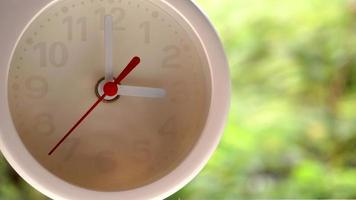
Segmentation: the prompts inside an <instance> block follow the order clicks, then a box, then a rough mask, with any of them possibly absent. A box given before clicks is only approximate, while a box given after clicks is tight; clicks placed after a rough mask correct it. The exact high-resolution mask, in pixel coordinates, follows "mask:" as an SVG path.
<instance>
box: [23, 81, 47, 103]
mask: <svg viewBox="0 0 356 200" xmlns="http://www.w3.org/2000/svg"><path fill="white" fill-rule="evenodd" d="M25 88H26V90H27V91H28V92H27V96H29V97H31V98H34V99H40V98H42V97H44V96H46V94H47V92H48V83H47V81H46V79H44V78H43V77H40V76H32V77H30V78H28V79H27V80H26V81H25Z"/></svg>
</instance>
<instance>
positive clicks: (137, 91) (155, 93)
mask: <svg viewBox="0 0 356 200" xmlns="http://www.w3.org/2000/svg"><path fill="white" fill-rule="evenodd" d="M118 95H120V96H133V97H146V98H162V97H164V96H166V91H165V90H164V89H160V88H150V87H137V86H128V85H120V86H119V91H118Z"/></svg>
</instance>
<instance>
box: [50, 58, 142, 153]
mask: <svg viewBox="0 0 356 200" xmlns="http://www.w3.org/2000/svg"><path fill="white" fill-rule="evenodd" d="M140 62H141V60H140V58H139V57H134V58H132V60H131V61H130V63H129V64H128V65H127V66H126V67H125V69H124V70H123V71H122V72H121V73H120V75H119V76H118V77H117V78H116V79H115V82H114V83H116V85H118V84H119V83H120V82H121V81H122V80H123V79H124V78H126V76H127V75H129V74H130V72H131V71H132V70H133V69H135V67H137V65H138V64H140ZM107 84H110V82H109V83H107ZM111 85H112V84H111ZM116 85H115V87H117V86H116ZM106 95H107V94H106V93H104V94H103V95H102V96H100V98H99V99H98V100H97V101H96V102H95V103H94V104H93V105H92V106H91V107H90V108H89V109H88V111H86V112H85V114H84V115H83V116H82V117H81V118H80V119H79V120H78V121H77V122H76V123H75V124H74V126H73V127H72V128H71V129H69V131H68V132H67V133H66V134H65V135H64V136H63V138H62V139H61V140H60V141H59V142H58V143H57V144H56V145H55V146H54V147H53V148H52V149H51V151H50V152H49V153H48V155H52V154H53V153H54V152H55V151H56V149H58V147H59V146H60V145H61V144H62V143H63V142H64V141H65V140H66V139H67V138H68V137H69V135H71V134H72V133H73V131H74V130H75V129H76V128H77V127H78V126H79V125H80V124H81V123H82V122H83V121H84V120H85V119H86V118H87V117H88V115H89V114H90V113H91V112H92V111H93V110H94V109H95V108H96V107H97V106H98V105H99V104H100V103H101V102H102V101H103V100H104V99H105V97H106Z"/></svg>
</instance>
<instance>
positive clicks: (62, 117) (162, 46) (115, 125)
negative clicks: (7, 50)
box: [8, 0, 212, 191]
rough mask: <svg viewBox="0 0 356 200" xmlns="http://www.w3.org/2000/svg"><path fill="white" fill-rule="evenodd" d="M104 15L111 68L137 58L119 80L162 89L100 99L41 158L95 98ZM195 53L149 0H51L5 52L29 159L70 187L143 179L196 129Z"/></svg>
mask: <svg viewBox="0 0 356 200" xmlns="http://www.w3.org/2000/svg"><path fill="white" fill-rule="evenodd" d="M106 16H111V17H112V30H113V31H112V43H111V44H112V74H113V75H114V76H117V75H118V74H119V73H120V72H121V71H122V70H123V69H124V67H125V66H126V64H127V63H128V62H129V61H130V59H131V58H132V57H133V56H139V57H140V58H141V63H140V64H139V65H138V66H137V68H136V69H135V70H134V71H132V72H131V73H130V74H129V75H128V76H127V78H125V79H124V80H123V81H122V85H125V86H126V89H127V88H129V89H130V88H131V89H132V88H135V87H136V89H137V88H139V89H140V88H159V89H160V91H165V93H164V95H161V96H158V97H150V96H145V95H141V96H140V95H138V96H130V95H120V96H119V98H116V99H115V100H113V101H106V102H103V103H102V104H100V105H99V106H98V107H97V108H96V109H95V110H94V111H93V112H92V113H91V114H90V116H88V118H87V119H86V120H85V121H84V122H83V123H82V124H81V125H80V126H79V127H78V128H77V129H76V130H75V131H74V132H73V133H72V135H70V136H69V137H68V138H67V139H66V141H64V142H63V144H62V145H61V146H60V147H59V148H58V149H57V150H56V152H54V154H53V155H50V156H49V155H48V152H49V151H50V150H51V148H52V147H53V146H54V145H55V144H56V143H57V142H58V140H60V139H61V138H62V137H63V135H64V134H65V133H66V132H67V131H68V129H70V128H71V127H72V126H73V124H74V123H75V122H76V121H77V120H78V119H79V118H80V117H81V116H82V115H83V114H84V112H85V111H86V110H87V109H88V107H90V106H91V104H92V103H93V102H95V101H96V100H97V99H98V96H97V89H98V88H97V85H98V82H100V81H101V80H103V79H105V76H106V72H105V70H107V69H106V66H105V65H106V64H107V63H106V56H107V49H106V48H107V46H106V45H105V36H106V35H105V31H104V30H105V25H106V24H105V17H106ZM204 55H205V52H204V49H203V47H202V45H201V44H200V41H199V39H198V38H197V37H196V36H195V33H194V30H193V29H192V28H191V27H190V26H189V24H188V23H186V22H185V21H184V20H182V19H181V18H179V17H177V16H174V15H172V14H169V13H168V12H166V11H165V10H164V9H162V8H161V7H159V6H157V5H155V4H154V1H148V0H146V1H144V0H82V1H80V0H60V1H57V2H56V3H54V4H51V5H50V6H48V7H47V8H46V9H44V10H43V11H42V12H41V13H40V14H39V15H38V16H36V17H35V18H34V19H33V21H32V22H31V23H30V24H29V26H28V27H27V28H26V29H25V31H24V32H23V34H22V36H21V38H20V39H19V41H18V43H17V46H16V48H15V51H14V53H13V56H12V60H11V63H10V71H9V74H8V100H9V107H10V112H11V117H12V120H13V123H14V125H15V128H16V130H17V132H18V134H19V136H20V138H21V141H22V142H23V143H24V145H25V146H26V148H27V150H28V151H29V152H30V154H31V155H32V156H33V157H34V158H35V160H36V161H38V163H40V164H41V166H42V167H44V168H45V169H46V170H48V171H50V172H51V173H52V174H54V175H55V176H57V177H58V178H60V179H62V180H65V181H66V182H68V183H70V184H73V185H76V186H79V187H83V188H86V189H91V190H97V191H123V190H129V189H134V188H138V187H141V186H144V185H147V184H150V183H153V182H154V181H157V180H159V179H160V178H162V177H164V176H165V175H167V174H169V173H170V172H171V171H172V170H174V169H175V168H176V167H177V166H178V165H179V164H180V163H181V162H182V161H183V160H184V159H185V157H186V156H187V155H188V154H189V153H190V151H191V150H192V149H193V148H194V146H195V144H196V143H197V141H198V139H199V137H200V136H201V133H202V131H203V128H204V126H205V123H206V119H207V116H208V113H209V107H210V103H211V101H210V99H211V93H212V91H211V80H210V77H211V75H210V71H209V67H208V61H207V59H206V57H205V56H204ZM139 89H138V90H136V91H140V90H139ZM119 91H120V87H119ZM156 91H157V90H156Z"/></svg>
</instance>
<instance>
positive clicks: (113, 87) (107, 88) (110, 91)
mask: <svg viewBox="0 0 356 200" xmlns="http://www.w3.org/2000/svg"><path fill="white" fill-rule="evenodd" d="M118 90H119V88H118V87H117V84H115V83H113V82H108V83H105V85H104V93H105V95H107V96H110V97H112V96H115V95H117V91H118Z"/></svg>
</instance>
